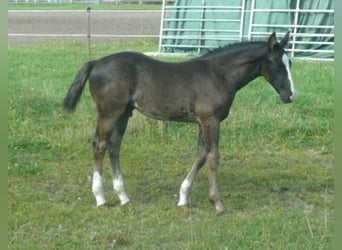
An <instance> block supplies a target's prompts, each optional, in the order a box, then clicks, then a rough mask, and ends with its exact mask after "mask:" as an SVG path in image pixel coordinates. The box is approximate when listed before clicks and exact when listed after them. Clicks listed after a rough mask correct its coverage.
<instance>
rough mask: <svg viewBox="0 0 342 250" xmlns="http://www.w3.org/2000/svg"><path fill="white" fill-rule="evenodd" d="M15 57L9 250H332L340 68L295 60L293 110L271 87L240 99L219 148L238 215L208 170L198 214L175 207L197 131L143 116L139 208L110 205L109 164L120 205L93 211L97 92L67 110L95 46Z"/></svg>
mask: <svg viewBox="0 0 342 250" xmlns="http://www.w3.org/2000/svg"><path fill="white" fill-rule="evenodd" d="M156 48H157V42H156V41H155V40H139V41H135V42H131V43H111V44H96V45H93V48H92V51H93V54H94V55H93V57H94V58H97V57H100V56H103V55H107V54H110V53H113V52H116V51H120V50H140V51H155V50H156ZM8 57H9V73H8V79H9V88H8V92H9V93H8V105H9V110H8V116H9V134H8V151H9V156H8V157H9V162H8V195H9V203H8V241H9V245H8V246H9V249H111V248H116V247H117V248H120V249H121V248H122V249H332V248H333V246H334V238H333V233H334V224H333V221H334V188H333V182H334V178H333V174H334V156H333V151H334V148H333V122H332V121H333V117H334V110H333V106H334V99H333V92H334V86H333V78H334V72H333V63H328V62H304V61H295V62H294V63H293V78H294V79H295V82H296V87H297V89H298V91H299V97H298V99H297V101H296V102H295V103H293V104H290V105H284V104H282V103H281V101H280V98H279V96H278V95H277V94H276V93H275V91H274V90H273V89H272V87H271V86H270V85H269V84H268V83H267V82H266V81H265V80H263V79H262V78H260V79H257V80H256V81H255V82H253V83H251V84H250V85H248V86H246V87H245V88H244V89H243V90H241V91H240V92H239V94H238V95H237V97H236V100H235V103H234V104H233V107H232V110H231V114H230V116H229V118H228V119H227V120H226V121H224V122H223V123H222V130H221V143H220V145H221V156H222V159H221V165H220V169H219V189H220V193H221V196H222V199H223V202H224V203H225V205H226V207H227V208H229V210H230V212H229V213H228V214H226V215H224V216H216V215H215V212H214V208H213V207H212V206H211V204H210V203H209V202H208V201H207V195H208V180H207V169H206V168H204V169H202V171H201V172H200V173H199V175H198V177H197V179H196V181H195V184H194V188H193V192H192V196H191V209H180V208H178V207H177V206H176V205H175V204H176V202H177V195H178V189H179V185H180V184H181V181H182V180H183V178H184V177H185V175H186V172H187V171H188V170H189V168H190V166H191V165H192V161H193V160H194V155H195V149H196V135H197V126H196V125H194V124H184V123H167V124H166V123H163V122H158V121H155V120H150V119H147V118H144V117H143V116H141V115H139V114H137V113H135V114H134V116H133V118H132V119H131V120H130V124H129V128H128V131H127V133H126V136H125V138H124V142H123V147H122V168H123V174H124V177H125V181H126V188H127V192H128V195H129V196H130V198H131V199H132V203H131V204H130V205H129V206H126V207H120V206H119V201H118V199H117V197H115V196H113V195H112V191H111V190H112V187H111V176H110V170H109V167H108V165H109V161H108V160H106V168H105V192H106V197H107V198H108V200H109V201H110V203H111V205H112V206H110V207H106V208H101V209H98V208H96V207H95V200H94V198H93V195H92V193H91V182H90V176H91V174H92V166H93V159H92V152H91V139H92V135H93V133H94V126H95V120H96V112H95V108H94V105H93V103H92V101H91V97H90V95H89V92H88V90H87V89H86V91H85V94H84V95H83V97H82V99H81V102H80V104H79V106H78V107H77V110H76V112H75V114H74V115H69V114H66V113H65V112H64V111H63V110H62V107H61V102H62V99H63V97H64V95H65V94H66V91H67V89H68V87H69V86H70V84H71V82H72V80H73V78H74V76H75V74H76V72H77V71H78V70H79V69H80V67H81V66H82V65H83V63H84V62H85V61H86V60H87V48H86V46H84V45H82V44H78V43H71V44H62V43H61V44H50V45H43V46H39V47H34V46H31V47H18V46H9V48H8ZM162 60H170V58H162ZM173 60H176V59H175V58H173ZM178 60H180V59H178Z"/></svg>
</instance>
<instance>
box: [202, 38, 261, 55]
mask: <svg viewBox="0 0 342 250" xmlns="http://www.w3.org/2000/svg"><path fill="white" fill-rule="evenodd" d="M261 45H266V43H265V41H247V42H237V43H232V44H228V45H225V46H222V47H218V48H215V49H212V50H209V51H208V52H206V53H205V54H203V55H201V56H200V58H206V57H209V56H214V55H217V54H221V53H225V52H230V53H233V52H238V51H241V50H246V49H250V48H255V47H256V46H261Z"/></svg>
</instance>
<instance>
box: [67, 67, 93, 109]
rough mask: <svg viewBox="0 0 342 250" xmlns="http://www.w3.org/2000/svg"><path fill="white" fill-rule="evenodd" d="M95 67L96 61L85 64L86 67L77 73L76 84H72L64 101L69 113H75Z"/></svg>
mask: <svg viewBox="0 0 342 250" xmlns="http://www.w3.org/2000/svg"><path fill="white" fill-rule="evenodd" d="M94 65H95V61H89V62H87V63H86V64H84V66H83V67H82V68H81V69H80V71H79V72H78V73H77V75H76V77H75V80H74V82H73V83H72V84H71V86H70V88H69V90H68V93H67V94H66V96H65V98H64V100H63V107H64V109H65V110H67V111H68V112H73V111H74V110H75V108H76V105H77V103H78V102H79V100H80V98H81V95H82V92H83V89H84V86H85V84H86V82H87V79H88V77H89V74H90V72H91V71H92V69H93V67H94Z"/></svg>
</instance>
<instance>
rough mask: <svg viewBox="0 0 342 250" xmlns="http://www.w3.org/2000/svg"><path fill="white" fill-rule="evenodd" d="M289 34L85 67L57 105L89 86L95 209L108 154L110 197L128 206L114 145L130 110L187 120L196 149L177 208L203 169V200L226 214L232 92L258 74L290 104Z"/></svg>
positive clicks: (71, 102) (71, 105)
mask: <svg viewBox="0 0 342 250" xmlns="http://www.w3.org/2000/svg"><path fill="white" fill-rule="evenodd" d="M289 39H290V32H287V33H286V34H285V36H284V37H283V38H282V39H281V41H280V42H279V41H277V38H276V33H275V32H273V33H272V34H271V35H270V36H269V37H268V39H267V40H266V41H247V42H239V43H236V44H232V45H227V46H225V47H221V48H217V49H215V50H213V51H210V52H208V53H207V54H205V55H202V56H198V57H195V58H192V59H187V60H184V61H182V62H176V63H170V62H164V61H160V60H156V59H153V58H151V57H149V56H147V55H144V54H143V53H137V52H132V51H124V52H119V53H116V54H112V55H108V56H105V57H103V58H101V59H98V60H91V61H88V62H86V63H85V64H84V66H83V67H82V68H81V69H80V70H79V72H78V73H77V75H76V76H75V79H74V82H73V83H72V84H71V86H70V87H69V90H68V92H67V94H66V96H65V98H64V100H63V106H64V109H65V110H67V111H68V112H73V111H74V110H75V108H76V105H77V103H78V102H79V100H80V97H81V95H82V92H83V90H84V87H85V85H86V82H87V80H88V81H89V89H90V93H91V96H92V99H93V101H94V102H95V105H96V108H97V116H98V117H97V127H96V131H95V135H94V139H93V141H92V146H93V153H94V161H95V166H94V171H93V178H92V187H91V189H92V192H93V195H94V196H95V200H96V205H97V206H98V207H99V206H102V205H105V204H106V203H107V201H106V199H105V196H104V188H103V159H104V155H105V153H106V151H108V155H109V159H110V163H111V168H112V178H113V189H114V193H115V194H116V195H117V196H118V198H119V200H120V204H121V205H125V204H127V203H129V202H130V199H129V197H128V195H127V193H126V191H125V184H124V178H123V175H122V173H121V167H120V147H121V141H122V138H123V136H124V134H125V131H126V127H127V123H128V120H129V118H130V117H131V116H132V112H133V110H138V111H139V112H140V113H142V114H143V115H145V116H147V117H151V118H154V119H159V120H164V121H176V122H192V123H197V124H198V126H199V130H198V131H199V132H198V148H197V154H196V158H195V162H194V163H193V165H192V167H191V169H190V171H189V172H188V174H187V175H186V177H185V179H184V180H183V182H182V183H181V186H180V190H179V200H178V204H177V205H178V206H185V207H186V206H189V196H190V192H191V187H192V185H193V182H194V179H195V177H196V175H197V173H198V171H199V170H200V169H201V168H202V167H203V165H205V163H207V164H208V167H209V173H208V179H209V201H210V202H211V203H212V204H213V206H214V207H215V210H216V213H217V214H221V213H224V212H225V211H226V209H225V207H224V205H223V203H222V201H221V199H220V196H219V191H218V186H217V178H218V174H217V170H218V167H219V159H220V152H219V137H220V123H221V122H222V121H223V120H224V119H226V118H227V117H228V115H229V110H230V107H231V105H232V103H233V100H234V97H235V95H236V93H237V92H238V90H240V89H241V88H243V87H244V86H246V85H247V84H248V83H249V82H251V81H252V80H254V79H255V78H257V77H259V76H263V77H264V78H265V79H266V80H267V81H268V82H269V83H270V84H271V86H272V87H273V88H274V89H275V90H276V92H277V93H278V94H279V96H280V98H281V100H282V102H284V103H291V102H293V101H294V99H295V97H296V90H295V88H294V83H293V80H292V76H291V71H290V69H291V60H290V58H289V56H288V55H287V52H286V47H287V46H288V44H289Z"/></svg>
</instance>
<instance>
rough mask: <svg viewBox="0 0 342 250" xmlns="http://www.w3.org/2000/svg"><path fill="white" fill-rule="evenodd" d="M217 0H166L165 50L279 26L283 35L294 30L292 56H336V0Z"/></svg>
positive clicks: (261, 35) (195, 47) (186, 49)
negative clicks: (175, 0)
mask: <svg viewBox="0 0 342 250" xmlns="http://www.w3.org/2000/svg"><path fill="white" fill-rule="evenodd" d="M190 2H191V3H192V4H189V3H190ZM207 2H208V4H207ZM212 2H213V1H206V0H197V1H196V0H193V1H188V0H178V1H177V2H176V4H175V5H172V4H169V3H168V1H166V0H164V1H163V8H162V21H161V32H160V41H159V52H160V53H204V52H205V51H207V50H209V49H211V48H216V47H219V46H224V45H226V44H229V43H234V42H239V41H244V40H257V39H258V40H260V39H266V38H267V36H268V35H269V34H270V33H271V32H273V31H276V32H277V33H279V35H280V36H281V35H283V34H285V33H286V32H287V31H288V30H290V31H291V35H292V41H291V47H290V48H289V51H290V53H291V56H292V57H296V58H305V59H318V60H333V59H334V6H333V1H332V0H326V1H320V0H311V1H304V0H289V1H267V0H230V1H224V0H221V1H220V0H216V1H215V5H214V4H212ZM209 3H210V4H209ZM228 3H229V4H228Z"/></svg>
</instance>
